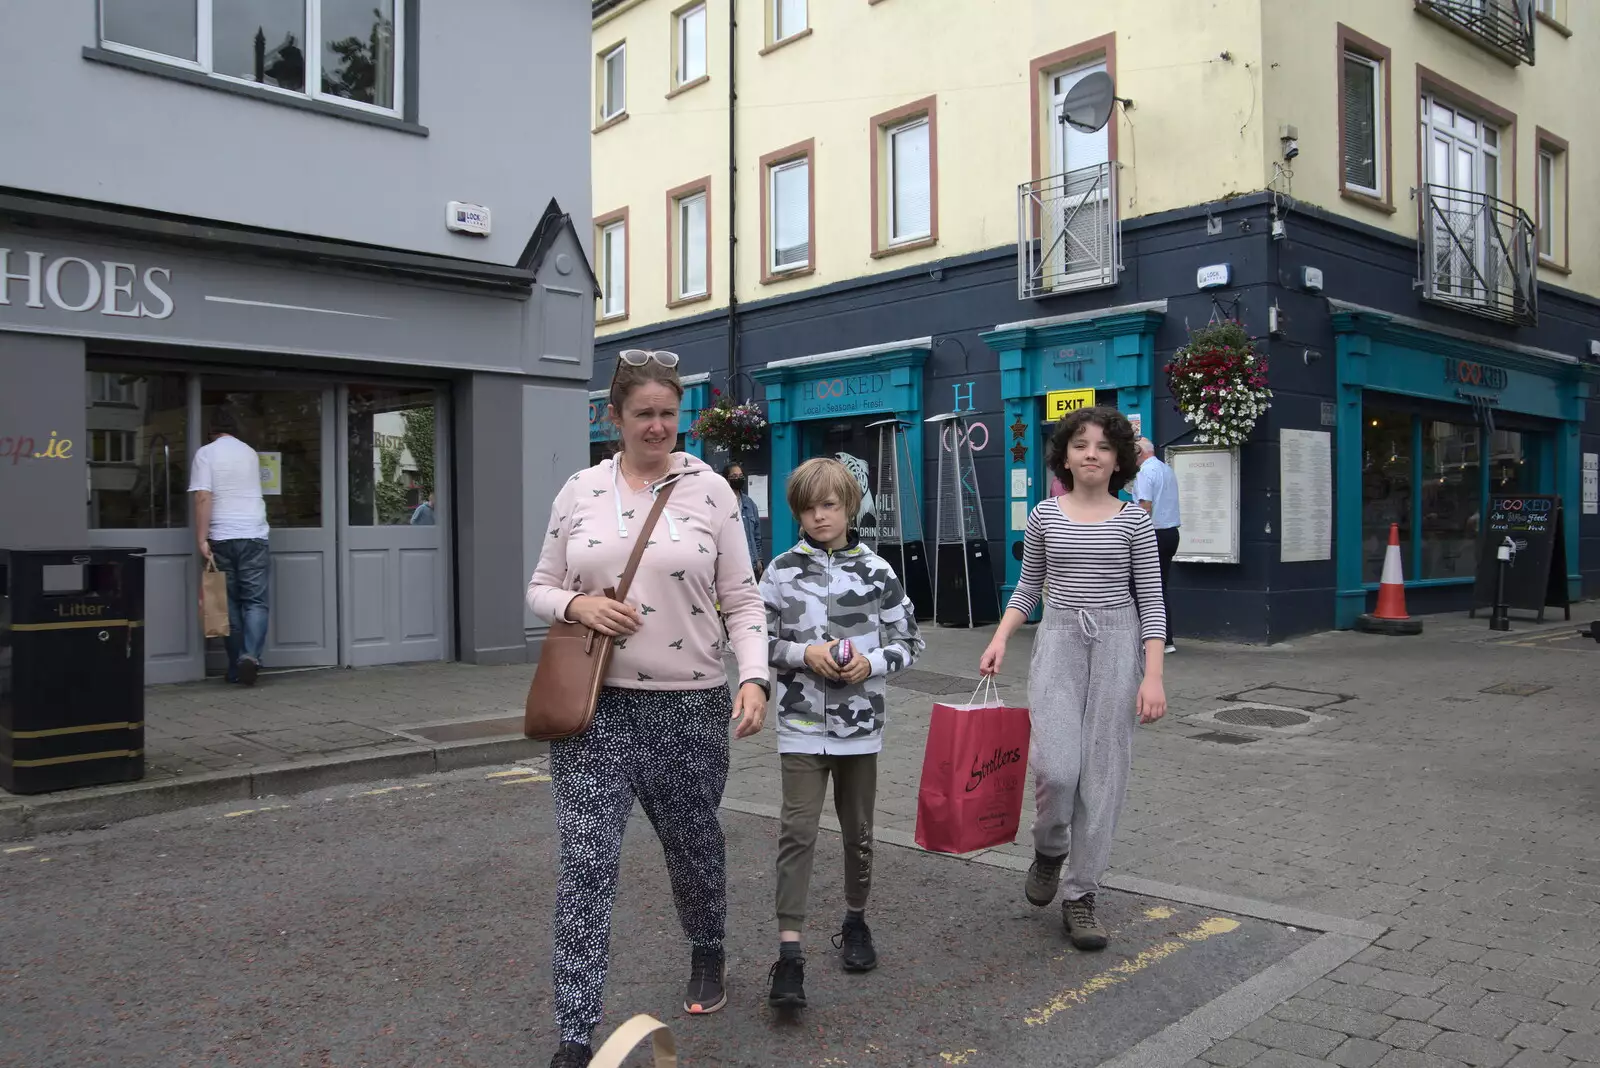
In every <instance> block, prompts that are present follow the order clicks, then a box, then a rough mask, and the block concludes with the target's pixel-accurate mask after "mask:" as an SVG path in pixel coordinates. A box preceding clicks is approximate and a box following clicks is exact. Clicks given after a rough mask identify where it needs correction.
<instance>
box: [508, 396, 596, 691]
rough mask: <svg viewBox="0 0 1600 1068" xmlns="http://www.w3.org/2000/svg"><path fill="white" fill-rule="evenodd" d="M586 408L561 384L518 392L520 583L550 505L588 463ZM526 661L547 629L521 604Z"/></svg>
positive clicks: (535, 555)
mask: <svg viewBox="0 0 1600 1068" xmlns="http://www.w3.org/2000/svg"><path fill="white" fill-rule="evenodd" d="M588 419H589V408H588V403H587V398H585V400H584V403H581V404H580V403H579V402H578V401H577V399H576V398H575V397H574V396H573V395H572V391H571V390H569V389H566V388H560V389H553V388H550V387H548V386H524V387H523V390H522V427H523V441H524V449H523V464H522V509H523V510H522V526H523V529H524V530H526V531H527V532H528V540H527V543H526V545H525V547H524V555H523V565H522V572H523V586H524V587H526V585H527V580H528V577H529V576H531V575H532V574H533V569H534V566H535V565H537V564H538V562H539V550H540V549H542V548H543V547H544V536H545V532H546V529H547V528H548V526H549V524H548V522H547V520H549V518H550V504H551V502H552V501H554V500H555V497H556V494H557V493H559V492H560V490H561V486H562V484H563V483H564V482H566V480H567V478H568V477H569V476H571V474H572V473H573V472H574V471H578V470H580V469H582V468H584V467H587V466H589V421H588ZM523 624H524V627H525V629H526V634H527V642H528V653H529V656H528V659H530V660H532V659H535V658H536V657H537V655H538V645H539V642H540V641H541V640H542V638H543V635H544V632H545V630H546V629H547V628H546V626H545V623H544V621H543V620H541V619H539V618H538V617H536V616H535V615H534V614H533V613H532V612H530V611H528V609H527V606H526V605H524V606H523Z"/></svg>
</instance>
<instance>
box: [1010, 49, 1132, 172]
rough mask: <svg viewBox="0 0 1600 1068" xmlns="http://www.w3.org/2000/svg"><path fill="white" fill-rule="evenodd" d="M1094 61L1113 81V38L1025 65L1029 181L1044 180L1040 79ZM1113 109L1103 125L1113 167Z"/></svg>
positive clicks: (1047, 56) (1042, 115)
mask: <svg viewBox="0 0 1600 1068" xmlns="http://www.w3.org/2000/svg"><path fill="white" fill-rule="evenodd" d="M1097 59H1104V60H1105V64H1106V73H1107V74H1109V75H1111V78H1112V80H1113V81H1115V80H1116V77H1117V35H1116V34H1115V33H1108V34H1104V35H1103V36H1100V37H1095V38H1091V39H1090V40H1087V41H1080V42H1079V43H1077V44H1075V45H1071V46H1069V47H1067V48H1063V49H1060V50H1058V51H1055V52H1051V53H1049V54H1048V55H1043V56H1040V57H1039V58H1037V59H1035V60H1034V61H1033V62H1031V63H1029V64H1028V88H1029V93H1028V95H1029V96H1030V97H1031V99H1030V100H1029V104H1028V106H1029V114H1030V117H1031V119H1032V121H1031V123H1030V126H1031V132H1030V135H1029V141H1030V146H1031V151H1032V153H1033V177H1034V180H1035V181H1037V180H1039V179H1040V178H1044V177H1047V175H1045V174H1044V173H1043V172H1042V171H1041V170H1040V168H1041V167H1043V166H1044V146H1043V144H1042V143H1041V141H1040V135H1041V134H1042V133H1043V132H1044V124H1045V115H1044V78H1045V76H1046V75H1047V74H1053V73H1055V72H1056V71H1059V70H1063V69H1067V68H1071V67H1078V66H1083V65H1085V64H1088V63H1092V62H1093V61H1095V60H1097ZM1117 125H1118V123H1117V109H1116V105H1115V104H1113V105H1112V108H1111V121H1110V122H1108V123H1106V127H1107V133H1106V157H1107V158H1108V159H1109V160H1110V161H1111V162H1112V163H1113V164H1114V163H1116V162H1117Z"/></svg>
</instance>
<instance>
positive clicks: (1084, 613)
mask: <svg viewBox="0 0 1600 1068" xmlns="http://www.w3.org/2000/svg"><path fill="white" fill-rule="evenodd" d="M1073 611H1075V612H1077V613H1078V626H1079V627H1081V628H1082V629H1083V636H1084V637H1085V638H1088V639H1089V640H1090V641H1094V640H1096V639H1097V638H1099V637H1100V624H1099V623H1098V622H1096V620H1095V618H1094V616H1093V615H1091V614H1090V613H1089V610H1088V609H1087V608H1075V609H1073Z"/></svg>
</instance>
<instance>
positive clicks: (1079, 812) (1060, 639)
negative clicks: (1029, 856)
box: [1028, 604, 1144, 901]
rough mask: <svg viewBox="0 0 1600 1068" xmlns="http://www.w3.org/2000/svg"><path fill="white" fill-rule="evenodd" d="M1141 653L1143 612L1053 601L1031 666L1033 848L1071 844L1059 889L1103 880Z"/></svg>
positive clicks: (1092, 886)
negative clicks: (1073, 606) (1056, 606)
mask: <svg viewBox="0 0 1600 1068" xmlns="http://www.w3.org/2000/svg"><path fill="white" fill-rule="evenodd" d="M1143 678H1144V656H1143V648H1142V643H1141V642H1140V640H1139V612H1138V610H1137V609H1136V608H1135V607H1134V606H1133V605H1132V604H1129V605H1128V606H1126V607H1124V608H1088V609H1053V608H1048V607H1047V608H1046V609H1045V612H1044V620H1043V622H1042V623H1040V625H1039V629H1038V632H1037V633H1036V634H1035V635H1034V642H1033V662H1032V664H1031V665H1030V666H1029V669H1028V705H1029V712H1030V716H1031V718H1032V720H1033V739H1032V741H1031V742H1030V743H1029V755H1028V763H1029V764H1030V765H1031V766H1032V768H1033V777H1034V802H1035V808H1036V811H1037V814H1036V816H1035V818H1034V822H1033V847H1034V849H1036V850H1038V851H1039V852H1040V853H1044V854H1045V855H1047V856H1060V855H1061V854H1062V853H1068V852H1070V854H1071V857H1070V859H1069V860H1068V861H1067V874H1066V881H1065V885H1064V887H1063V890H1062V895H1063V896H1064V897H1065V898H1066V899H1067V900H1069V901H1075V900H1077V899H1078V898H1080V897H1082V896H1083V895H1084V894H1091V893H1095V892H1096V891H1098V890H1099V889H1100V876H1101V875H1102V874H1103V873H1104V872H1105V870H1106V865H1107V864H1109V863H1110V861H1111V839H1112V837H1113V836H1114V835H1115V834H1116V831H1117V818H1118V817H1119V816H1120V815H1121V814H1122V799H1123V796H1124V795H1125V794H1126V793H1127V788H1128V771H1129V769H1130V768H1131V767H1132V763H1133V729H1134V725H1135V722H1136V721H1137V719H1138V709H1137V701H1138V696H1139V683H1140V682H1141V681H1142V680H1143Z"/></svg>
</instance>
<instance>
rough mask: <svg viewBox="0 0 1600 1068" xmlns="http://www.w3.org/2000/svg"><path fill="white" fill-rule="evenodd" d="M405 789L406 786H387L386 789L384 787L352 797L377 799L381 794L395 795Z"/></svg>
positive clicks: (364, 791)
mask: <svg viewBox="0 0 1600 1068" xmlns="http://www.w3.org/2000/svg"><path fill="white" fill-rule="evenodd" d="M404 789H406V787H404V786H385V787H383V788H381V789H378V790H363V791H361V792H360V793H359V794H352V795H351V796H352V797H376V796H378V795H379V794H392V793H395V792H396V791H398V790H404Z"/></svg>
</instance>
